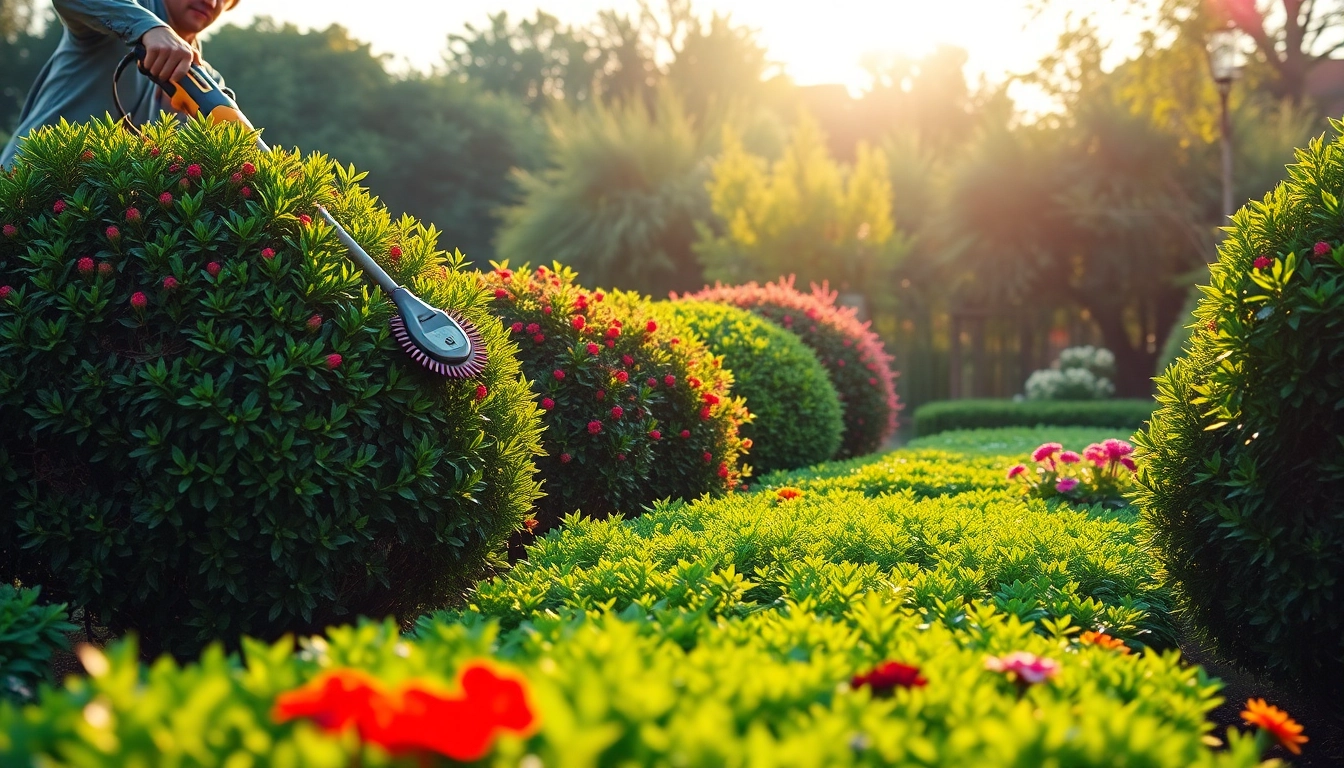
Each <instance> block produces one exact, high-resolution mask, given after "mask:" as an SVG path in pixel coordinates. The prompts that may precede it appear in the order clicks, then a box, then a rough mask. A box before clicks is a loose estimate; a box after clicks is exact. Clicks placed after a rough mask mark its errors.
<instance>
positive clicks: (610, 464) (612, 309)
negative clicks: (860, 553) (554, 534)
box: [482, 265, 747, 530]
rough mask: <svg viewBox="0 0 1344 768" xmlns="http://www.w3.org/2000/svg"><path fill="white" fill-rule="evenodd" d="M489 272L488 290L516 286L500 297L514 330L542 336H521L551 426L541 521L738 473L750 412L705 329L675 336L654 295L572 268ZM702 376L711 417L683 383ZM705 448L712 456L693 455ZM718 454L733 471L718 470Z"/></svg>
mask: <svg viewBox="0 0 1344 768" xmlns="http://www.w3.org/2000/svg"><path fill="white" fill-rule="evenodd" d="M482 279H483V280H484V283H485V288H486V290H487V292H488V294H495V293H502V294H504V295H506V296H508V299H507V300H503V299H497V300H495V301H494V303H493V306H494V310H495V312H496V314H498V315H499V317H500V318H501V320H502V324H501V325H502V329H503V330H504V331H505V332H506V333H510V334H511V335H513V336H514V338H515V339H518V338H520V337H521V336H522V333H520V331H524V332H526V333H528V334H534V335H536V336H542V337H543V341H541V342H539V343H530V342H529V343H522V344H520V345H519V347H520V350H519V353H520V355H521V357H522V363H523V370H524V372H525V373H526V374H527V378H528V379H529V380H531V381H532V382H534V383H533V387H534V389H535V390H536V392H537V394H538V396H539V397H540V398H541V407H542V412H543V421H544V422H545V424H546V427H547V428H546V432H545V433H544V436H543V440H544V443H545V447H546V453H547V456H546V457H544V458H542V459H541V460H539V461H538V467H539V468H540V469H541V473H542V476H543V479H544V484H543V490H544V491H545V492H546V497H545V498H544V499H542V500H541V502H540V503H539V505H538V512H537V518H538V519H539V520H540V521H541V523H540V524H541V529H540V530H546V529H548V528H551V527H554V526H555V525H556V524H557V523H558V522H559V520H560V518H561V517H562V516H563V515H566V514H569V513H571V512H574V511H575V510H579V511H581V512H582V513H583V514H585V515H588V516H593V517H604V516H606V515H608V514H610V513H612V512H617V511H619V512H621V513H623V514H626V515H636V514H639V512H640V510H641V509H642V508H643V507H644V506H646V505H648V504H649V503H651V502H653V501H655V500H657V499H661V498H665V497H684V498H694V497H697V496H700V495H702V494H704V493H706V492H725V491H727V490H729V489H731V488H735V487H736V486H737V485H738V483H739V482H740V480H739V478H740V477H741V474H742V468H741V467H740V466H739V464H740V455H741V453H742V443H741V438H740V437H739V436H738V434H737V433H738V429H739V428H740V426H741V425H742V423H744V421H745V420H746V419H747V415H746V411H745V408H744V407H743V405H742V401H741V399H740V398H735V397H732V396H730V392H729V390H728V387H729V384H730V382H731V377H730V376H729V375H728V374H727V373H726V372H724V371H721V370H718V369H715V368H713V367H712V365H710V363H709V362H708V361H709V360H711V359H712V357H713V356H712V355H710V354H709V353H708V351H707V350H706V349H705V348H704V346H703V345H701V344H700V343H699V342H698V341H696V342H693V343H692V342H689V341H688V342H687V343H683V344H681V345H679V346H674V345H672V344H671V343H670V338H671V336H672V335H673V333H675V331H664V330H661V328H664V327H670V326H668V324H667V323H665V322H662V321H661V320H660V321H658V322H654V313H653V310H652V304H651V303H650V302H648V301H647V300H645V299H643V298H641V297H639V296H637V295H633V294H622V293H603V292H601V291H591V292H590V291H587V290H585V289H584V288H582V287H581V286H579V285H578V284H577V283H576V282H575V274H574V272H573V271H572V270H569V269H567V268H564V267H560V266H558V265H557V266H556V267H555V268H554V269H537V270H535V271H534V270H532V269H531V268H529V267H522V268H515V269H510V268H509V267H508V265H497V266H496V268H495V269H494V270H492V271H490V272H488V273H485V274H484V275H483V278H482ZM548 310H549V312H548ZM622 328H639V329H645V330H642V331H641V332H639V333H622V331H621V329H622ZM650 328H651V329H652V330H648V329H650ZM682 335H683V336H687V335H688V334H686V333H684V332H682ZM599 340H600V341H599ZM693 361H694V362H693ZM695 377H699V378H701V379H703V380H704V381H705V382H706V383H707V384H710V385H712V386H714V387H716V389H715V390H714V391H715V393H716V394H717V395H718V396H719V397H720V402H718V403H717V404H715V405H714V406H713V407H711V409H710V410H711V413H710V414H709V416H708V418H706V419H703V420H702V419H701V418H700V411H701V408H702V407H704V403H703V401H702V400H701V395H700V394H699V393H694V392H692V391H691V390H690V388H689V387H687V386H684V385H683V386H680V387H677V386H675V384H676V382H678V381H688V380H690V379H692V378H695ZM649 381H652V382H653V384H652V385H650V384H648V382H649ZM664 381H667V382H671V383H670V384H666V385H664V384H661V382H664ZM668 430H671V431H672V432H673V433H675V432H678V431H682V430H685V431H687V433H688V435H687V437H688V439H686V440H684V441H670V440H662V439H661V438H662V436H663V435H664V434H667V433H668ZM692 435H693V436H692ZM707 450H708V451H711V452H712V453H713V454H714V455H715V456H716V457H717V460H716V462H715V463H713V464H710V465H708V466H706V465H705V464H704V463H697V462H693V461H690V460H689V459H688V457H690V456H692V455H695V456H698V454H699V453H703V452H705V451H707ZM692 452H694V454H693V453H692ZM561 457H569V460H568V461H566V460H564V459H562V458H561ZM622 457H623V458H622ZM720 462H721V463H722V464H723V465H724V472H725V473H726V474H723V475H720V473H719V463H720ZM562 464H563V465H565V466H564V468H563V469H562V468H561V465H562Z"/></svg>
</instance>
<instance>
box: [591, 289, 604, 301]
mask: <svg viewBox="0 0 1344 768" xmlns="http://www.w3.org/2000/svg"><path fill="white" fill-rule="evenodd" d="M605 298H606V294H604V293H602V292H601V291H594V292H593V301H601V300H603V299H605Z"/></svg>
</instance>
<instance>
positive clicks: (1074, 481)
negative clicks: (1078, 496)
mask: <svg viewBox="0 0 1344 768" xmlns="http://www.w3.org/2000/svg"><path fill="white" fill-rule="evenodd" d="M1077 487H1078V478H1076V477H1061V478H1059V482H1057V483H1055V490H1056V491H1059V492H1060V493H1068V492H1069V491H1072V490H1073V489H1074V488H1077Z"/></svg>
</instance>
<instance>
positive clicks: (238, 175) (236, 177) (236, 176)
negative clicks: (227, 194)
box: [229, 171, 243, 184]
mask: <svg viewBox="0 0 1344 768" xmlns="http://www.w3.org/2000/svg"><path fill="white" fill-rule="evenodd" d="M229 181H231V182H233V183H234V184H242V183H243V174H242V172H241V171H234V172H233V175H232V176H230V177H229Z"/></svg>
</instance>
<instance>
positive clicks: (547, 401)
mask: <svg viewBox="0 0 1344 768" xmlns="http://www.w3.org/2000/svg"><path fill="white" fill-rule="evenodd" d="M554 407H555V401H554V400H552V399H551V398H549V397H543V398H541V410H543V411H549V410H551V409H552V408H554Z"/></svg>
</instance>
